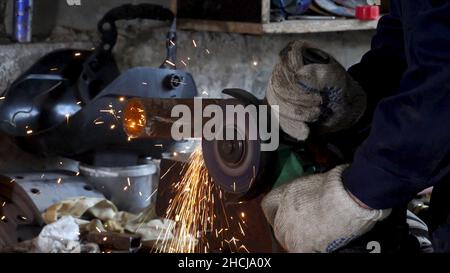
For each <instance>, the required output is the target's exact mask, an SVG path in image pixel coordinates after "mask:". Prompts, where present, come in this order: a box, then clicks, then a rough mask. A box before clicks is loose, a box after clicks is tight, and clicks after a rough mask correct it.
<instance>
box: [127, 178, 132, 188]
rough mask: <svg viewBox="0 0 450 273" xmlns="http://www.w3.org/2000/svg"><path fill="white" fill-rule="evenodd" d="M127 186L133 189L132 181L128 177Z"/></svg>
mask: <svg viewBox="0 0 450 273" xmlns="http://www.w3.org/2000/svg"><path fill="white" fill-rule="evenodd" d="M127 184H128V187H131V181H130V178H129V177H127Z"/></svg>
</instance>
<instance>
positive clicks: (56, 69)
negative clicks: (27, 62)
mask: <svg viewBox="0 0 450 273" xmlns="http://www.w3.org/2000/svg"><path fill="white" fill-rule="evenodd" d="M50 71H58V68H57V67H53V68H50Z"/></svg>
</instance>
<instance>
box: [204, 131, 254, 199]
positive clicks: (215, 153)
mask: <svg viewBox="0 0 450 273" xmlns="http://www.w3.org/2000/svg"><path fill="white" fill-rule="evenodd" d="M246 127H247V128H248V126H246ZM222 130H223V131H226V130H234V132H235V134H234V135H235V136H238V135H239V136H240V138H237V137H236V139H234V140H212V141H208V140H203V141H202V150H203V158H204V160H205V164H206V167H207V169H208V172H209V175H210V176H211V177H212V178H213V180H214V182H215V183H216V185H218V186H219V187H220V188H222V189H223V190H224V191H226V192H230V193H235V194H245V193H247V192H248V191H249V190H250V188H251V187H252V185H253V183H254V182H255V178H256V175H257V174H258V171H259V169H260V162H261V143H260V141H259V140H249V138H248V133H247V132H248V130H244V129H243V128H238V127H237V126H236V125H234V124H232V125H224V126H223V128H222Z"/></svg>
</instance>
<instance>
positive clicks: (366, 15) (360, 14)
mask: <svg viewBox="0 0 450 273" xmlns="http://www.w3.org/2000/svg"><path fill="white" fill-rule="evenodd" d="M355 17H356V18H358V19H359V20H364V21H366V20H376V19H378V17H380V7H379V6H357V7H356V9H355Z"/></svg>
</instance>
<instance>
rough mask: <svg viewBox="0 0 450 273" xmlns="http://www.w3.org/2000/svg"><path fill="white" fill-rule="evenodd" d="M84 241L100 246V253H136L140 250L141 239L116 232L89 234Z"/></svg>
mask: <svg viewBox="0 0 450 273" xmlns="http://www.w3.org/2000/svg"><path fill="white" fill-rule="evenodd" d="M86 241H87V242H89V243H95V244H97V245H99V246H100V249H101V250H102V251H108V252H109V251H112V252H122V251H123V252H129V253H134V252H137V251H138V250H139V249H140V248H141V245H142V244H141V238H140V237H139V236H137V235H132V234H124V233H117V232H96V231H95V232H90V233H88V234H87V235H86Z"/></svg>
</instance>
